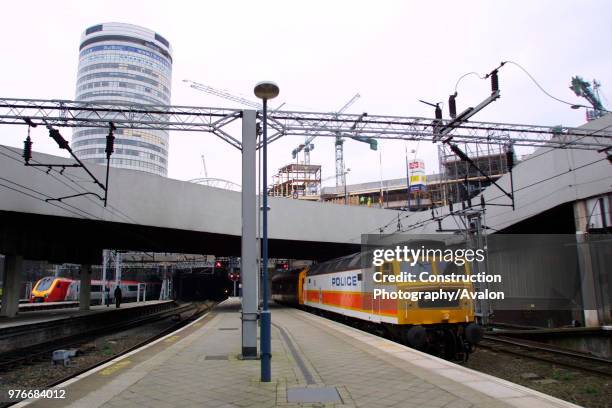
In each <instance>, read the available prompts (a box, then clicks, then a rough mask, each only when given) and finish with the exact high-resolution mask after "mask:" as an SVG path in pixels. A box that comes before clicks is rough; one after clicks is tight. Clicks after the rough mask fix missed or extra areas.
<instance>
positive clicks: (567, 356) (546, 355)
mask: <svg viewBox="0 0 612 408" xmlns="http://www.w3.org/2000/svg"><path fill="white" fill-rule="evenodd" d="M477 347H482V348H486V349H489V350H492V351H497V352H501V353H506V354H512V355H516V356H520V357H523V358H529V359H532V360H538V361H542V362H546V363H550V364H555V365H559V366H564V367H567V368H571V369H575V370H581V371H587V372H590V373H594V374H598V375H602V376H605V377H612V360H609V359H605V358H601V357H596V356H593V355H590V354H586V353H580V352H577V351H572V350H567V349H563V348H559V347H555V346H552V345H550V344H546V343H540V342H534V341H529V340H517V339H514V338H509V337H502V336H486V335H485V336H484V338H483V340H482V341H481V342H480V343H479V344H478V346H477Z"/></svg>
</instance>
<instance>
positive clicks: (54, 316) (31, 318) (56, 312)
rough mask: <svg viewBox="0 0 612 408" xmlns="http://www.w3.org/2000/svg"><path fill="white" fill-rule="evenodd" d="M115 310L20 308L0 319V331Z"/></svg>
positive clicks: (133, 304) (124, 305)
mask: <svg viewBox="0 0 612 408" xmlns="http://www.w3.org/2000/svg"><path fill="white" fill-rule="evenodd" d="M166 302H172V300H147V301H146V302H129V303H122V304H121V309H129V308H132V307H142V306H148V305H154V304H157V303H166ZM114 310H116V308H115V305H114V304H112V305H110V306H108V307H107V306H105V305H96V306H91V308H90V309H89V310H79V307H78V306H77V307H71V308H63V309H52V310H33V311H24V310H22V309H21V308H20V310H19V314H17V316H15V317H0V330H2V329H6V328H9V327H14V326H21V325H27V324H35V323H40V322H47V321H53V320H58V319H68V318H71V317H75V316H82V315H84V314H90V313H106V312H112V311H114Z"/></svg>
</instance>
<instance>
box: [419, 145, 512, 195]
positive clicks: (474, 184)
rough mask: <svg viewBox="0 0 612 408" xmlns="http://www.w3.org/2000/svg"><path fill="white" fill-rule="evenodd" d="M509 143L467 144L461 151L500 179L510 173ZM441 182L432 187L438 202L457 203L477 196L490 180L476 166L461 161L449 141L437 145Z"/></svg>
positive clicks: (432, 193) (492, 175) (490, 175)
mask: <svg viewBox="0 0 612 408" xmlns="http://www.w3.org/2000/svg"><path fill="white" fill-rule="evenodd" d="M507 147H508V146H507V145H506V144H475V143H464V144H463V146H462V150H463V151H464V152H465V153H466V154H467V155H468V157H469V158H470V159H472V160H473V161H474V163H475V164H476V165H477V166H478V167H479V168H480V169H481V170H482V171H483V172H485V173H486V174H487V175H488V176H489V177H490V178H491V179H493V180H497V179H499V178H500V177H501V176H502V175H503V174H504V173H507V172H508V163H507V157H506V150H507ZM438 162H439V165H440V182H439V184H438V185H437V186H436V187H437V188H434V189H431V190H430V194H431V199H432V202H433V203H434V204H435V205H446V204H448V203H449V202H453V203H458V202H461V201H464V200H466V199H468V198H472V197H474V196H476V195H478V194H479V193H480V192H481V191H482V190H483V189H484V188H486V187H487V186H489V185H490V184H491V183H490V181H488V180H487V179H486V177H484V176H483V175H482V174H481V173H480V172H479V171H478V170H477V169H475V168H474V167H473V166H470V164H469V163H467V162H466V161H463V160H461V159H460V158H459V157H458V156H457V155H456V154H455V153H453V152H452V151H451V149H450V147H449V146H448V145H447V144H441V145H439V146H438Z"/></svg>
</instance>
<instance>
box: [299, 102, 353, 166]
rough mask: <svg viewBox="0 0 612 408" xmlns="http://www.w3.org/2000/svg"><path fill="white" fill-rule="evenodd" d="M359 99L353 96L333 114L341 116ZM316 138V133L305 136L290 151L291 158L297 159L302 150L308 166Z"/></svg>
mask: <svg viewBox="0 0 612 408" xmlns="http://www.w3.org/2000/svg"><path fill="white" fill-rule="evenodd" d="M360 97H361V95H359V94H358V93H357V94H355V95H354V96H353V97H352V98H351V99H350V100H349V101H348V102H347V103H345V104H344V106H343V107H341V108H340V109H338V111H336V112H334V113H335V114H336V116H338V115H339V114H341V113H342V112H344V111H345V110H347V109H348V108H350V107H351V105H353V104H354V103H355V101H357V99H359V98H360ZM317 136H318V133H314V134H312V135H310V136H307V137H306V139H305V140H304V143H303V144H300V145H298V147H296V148H295V149H293V150H292V151H291V157H293V158H294V159H295V158H296V157H297V155H298V154H299V153H300V152H301V151H302V150H304V164H306V165H309V164H310V152H311V151H312V150H314V144H312V141H313V140H314V139H315V138H316V137H317Z"/></svg>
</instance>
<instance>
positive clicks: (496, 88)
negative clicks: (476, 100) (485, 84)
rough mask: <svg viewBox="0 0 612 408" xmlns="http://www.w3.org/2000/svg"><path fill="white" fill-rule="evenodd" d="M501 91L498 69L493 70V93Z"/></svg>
mask: <svg viewBox="0 0 612 408" xmlns="http://www.w3.org/2000/svg"><path fill="white" fill-rule="evenodd" d="M497 91H499V78H497V70H495V71H493V72H491V93H492V94H493V93H495V92H497Z"/></svg>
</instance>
